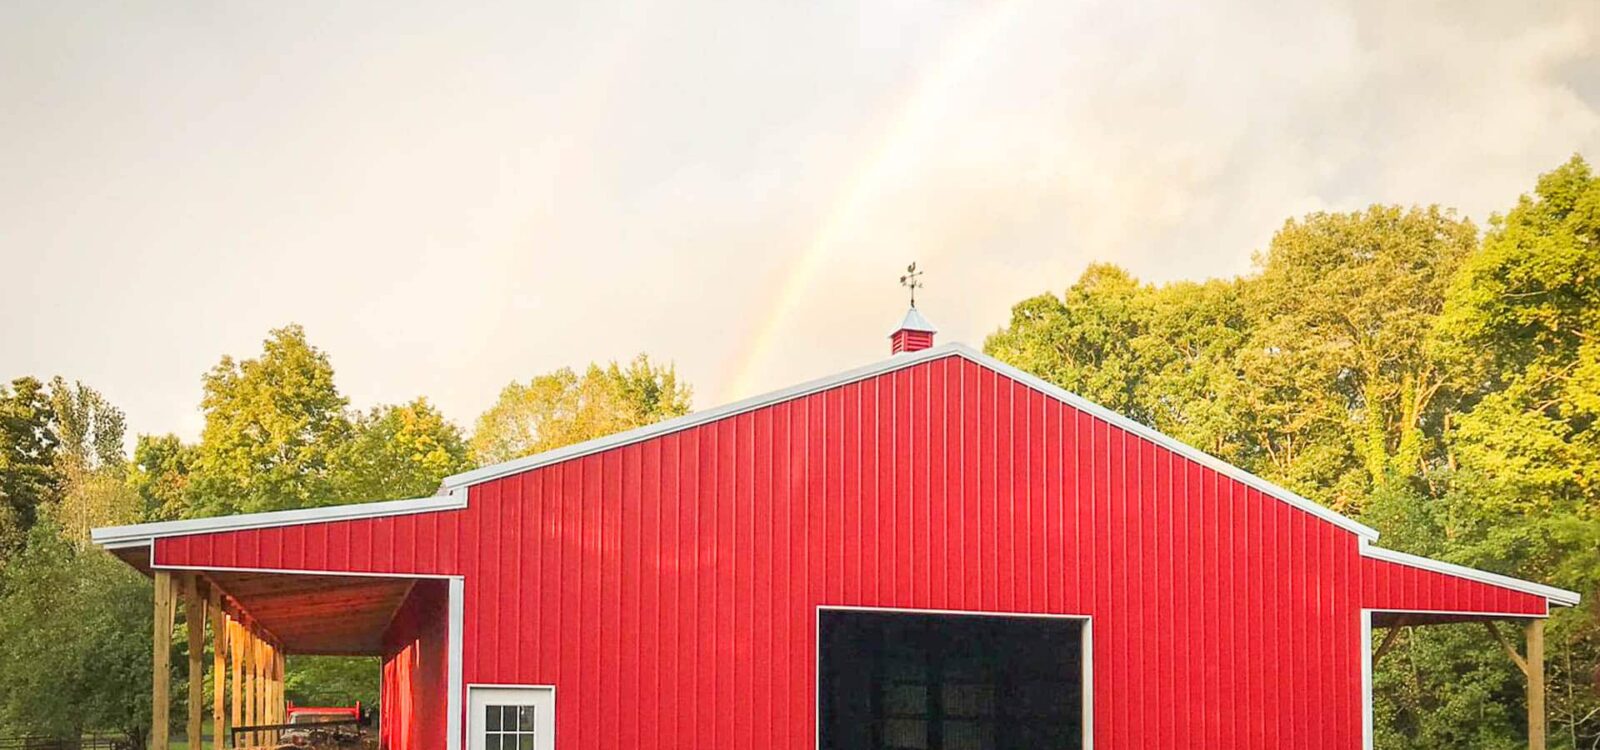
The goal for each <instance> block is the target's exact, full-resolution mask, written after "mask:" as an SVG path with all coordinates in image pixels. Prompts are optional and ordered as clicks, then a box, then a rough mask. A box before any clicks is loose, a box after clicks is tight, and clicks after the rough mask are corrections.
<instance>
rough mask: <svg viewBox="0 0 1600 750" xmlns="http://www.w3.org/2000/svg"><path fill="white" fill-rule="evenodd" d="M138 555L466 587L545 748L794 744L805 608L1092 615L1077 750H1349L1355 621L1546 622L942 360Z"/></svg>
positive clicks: (469, 642) (811, 634)
mask: <svg viewBox="0 0 1600 750" xmlns="http://www.w3.org/2000/svg"><path fill="white" fill-rule="evenodd" d="M157 558H158V562H160V563H162V564H191V565H210V566H220V567H270V568H294V569H306V570H351V571H368V572H391V573H399V572H414V573H443V574H459V575H464V576H466V596H467V601H466V633H465V665H464V674H465V679H466V680H467V682H469V683H507V684H511V683H532V684H554V685H557V686H558V688H559V696H560V698H559V700H558V707H557V710H558V719H557V721H558V729H559V733H560V737H561V743H562V746H563V747H567V748H598V749H602V750H611V749H617V750H626V749H629V748H636V747H640V748H730V749H731V748H748V747H786V748H794V749H795V750H798V749H800V748H810V747H813V746H814V744H815V731H816V727H815V698H814V696H815V689H816V683H815V680H816V666H815V665H816V653H815V644H816V640H815V636H816V631H815V628H816V617H817V607H818V606H821V605H853V606H875V607H909V608H924V609H948V610H983V611H1002V612H1033V613H1052V614H1079V615H1089V616H1091V617H1092V618H1093V620H1092V622H1093V630H1094V639H1093V640H1094V649H1095V653H1094V655H1093V657H1094V658H1093V662H1094V677H1093V698H1094V708H1093V710H1094V727H1095V746H1096V747H1097V748H1102V749H1103V750H1104V749H1115V748H1145V747H1187V748H1276V747H1294V748H1341V749H1343V748H1358V747H1359V746H1360V744H1361V737H1360V727H1361V693H1360V691H1361V684H1360V661H1361V652H1360V649H1361V648H1362V647H1363V646H1364V644H1362V643H1361V642H1360V632H1361V630H1360V616H1359V613H1360V609H1361V608H1362V607H1367V608H1395V609H1405V608H1422V609H1438V610H1452V611H1492V612H1526V613H1538V614H1542V613H1543V611H1544V610H1543V607H1544V602H1543V601H1542V600H1540V599H1539V598H1537V597H1530V596H1527V595H1523V594H1516V593H1513V592H1509V591H1507V590H1505V589H1501V588H1498V587H1493V586H1488V585H1485V584H1481V583H1475V582H1472V581H1465V580H1461V579H1457V578H1454V577H1450V576H1441V575H1439V574H1436V573H1429V572H1427V571H1421V570H1417V569H1414V568H1407V567H1405V566H1399V565H1395V564H1392V563H1387V562H1383V561H1378V560H1373V559H1369V558H1364V557H1361V556H1360V555H1359V550H1358V546H1357V539H1356V537H1355V536H1353V535H1351V534H1349V533H1348V532H1345V531H1343V530H1341V529H1339V528H1337V527H1334V526H1332V525H1331V524H1328V523H1326V522H1324V521H1321V520H1320V519H1317V518H1315V517H1313V516H1311V515H1310V514H1308V513H1306V512H1304V511H1302V510H1299V509H1297V508H1294V507H1292V506H1290V505H1288V504H1287V503H1283V502H1280V501H1277V500H1275V499H1273V498H1270V497H1268V496H1265V495H1263V494H1262V493H1261V492H1259V491H1257V490H1255V489H1253V488H1251V487H1248V486H1246V485H1244V484H1242V483H1239V482H1237V481H1234V480H1232V479H1229V478H1227V477H1225V476H1222V475H1220V474H1219V473H1217V472H1215V471H1213V470H1211V469H1209V468H1207V467H1205V466H1202V465H1200V464H1197V463H1195V462H1193V461H1191V460H1189V459H1187V458H1185V457H1183V456H1181V455H1177V454H1174V453H1173V452H1171V451H1170V450H1167V449H1166V448H1163V447H1161V446H1158V445H1156V444H1154V443H1152V442H1150V441H1147V440H1145V439H1143V438H1140V437H1138V436H1136V435H1132V434H1129V433H1127V432H1125V431H1123V430H1121V429H1119V428H1117V427H1115V426H1113V425H1110V424H1108V423H1106V422H1105V421H1103V420H1100V419H1098V418H1096V417H1094V416H1092V415H1089V414H1086V413H1083V412H1080V411H1078V410H1075V409H1073V408H1071V407H1070V406H1068V405H1066V404H1063V403H1061V402H1059V401H1057V400H1055V399H1053V398H1049V397H1047V396H1045V395H1044V394H1042V393H1040V392H1038V391H1035V390H1033V389H1031V388H1029V387H1027V386H1025V385H1024V384H1021V383H1018V382H1014V381H1012V380H1011V379H1009V378H1007V377H1005V376H1002V375H998V374H996V373H995V372H993V371H991V370H988V369H986V368H982V367H980V366H978V365H977V364H975V363H973V362H971V361H968V360H965V359H962V358H959V357H949V358H944V359H939V360H934V361H930V362H927V363H923V364H918V365H915V366H912V367H909V368H905V369H901V370H898V371H895V372H892V373H888V374H885V375H881V376H877V377H873V378H870V379H867V380H864V381H861V382H858V383H852V384H849V385H845V386H841V387H838V388H834V389H831V390H827V391H823V392H820V393H816V394H812V395H809V396H805V397H801V398H797V399H794V400H791V401H787V402H783V403H778V404H775V405H772V406H769V407H765V408H761V409H758V410H755V411H751V412H747V413H744V414H740V415H737V416H735V417H730V418H727V419H723V420H720V421H717V422H713V423H709V424H705V425H701V426H698V427H693V428H690V429H686V430H683V431H680V432H676V433H673V434H669V435H664V436H661V437H657V438H654V439H650V440H647V441H644V442H641V443H637V444H633V445H629V446H625V447H620V448H616V449H612V450H609V451H606V452H603V453H599V454H594V455H590V456H586V457H582V458H577V459H573V460H570V461H567V462H563V463H560V464H555V465H551V466H546V467H543V468H539V469H535V470H531V471H528V472H525V473H522V474H519V475H516V476H511V477H506V478H503V479H498V480H494V481H490V482H486V483H484V484H481V485H478V486H475V487H473V488H472V489H471V495H470V504H469V507H468V508H467V509H465V510H459V511H448V512H438V513H428V514H419V515H412V516H398V517H392V518H382V519H369V520H361V521H345V522H336V523H325V524H314V525H308V526H304V527H288V528H279V529H263V530H257V531H248V532H233V533H226V534H211V535H199V536H194V537H182V538H174V539H163V540H160V542H159V544H158V547H157Z"/></svg>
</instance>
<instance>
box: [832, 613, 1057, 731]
mask: <svg viewBox="0 0 1600 750" xmlns="http://www.w3.org/2000/svg"><path fill="white" fill-rule="evenodd" d="M818 625H819V627H820V629H821V631H820V647H821V674H820V690H819V693H818V700H819V701H820V706H821V716H820V717H819V718H820V721H821V737H820V739H821V743H822V747H823V748H826V749H827V750H1023V749H1024V748H1027V749H1029V750H1047V749H1048V750H1057V749H1062V750H1076V749H1077V748H1082V747H1083V710H1084V705H1083V680H1084V674H1083V671H1084V670H1083V648H1084V637H1083V636H1084V627H1085V625H1084V621H1083V620H1078V619H1069V618H1059V617H1012V616H988V615H952V614H920V613H909V612H885V611H870V610H823V611H822V613H821V617H820V621H819V624H818Z"/></svg>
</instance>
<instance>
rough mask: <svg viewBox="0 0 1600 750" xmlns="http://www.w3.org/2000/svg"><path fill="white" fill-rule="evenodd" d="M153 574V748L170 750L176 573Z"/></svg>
mask: <svg viewBox="0 0 1600 750" xmlns="http://www.w3.org/2000/svg"><path fill="white" fill-rule="evenodd" d="M153 577H154V579H155V597H154V599H155V602H154V604H155V606H154V607H153V608H152V613H151V619H152V620H154V622H155V629H154V630H153V631H152V632H151V634H150V638H151V652H152V653H151V664H150V750H168V747H169V742H168V740H169V739H170V738H169V736H168V730H169V727H168V726H167V721H168V716H169V714H170V713H171V710H170V709H171V703H170V697H169V694H168V691H169V690H170V689H171V687H172V686H171V677H172V674H171V673H172V574H171V573H169V572H167V571H165V570H157V571H155V574H154V576H153Z"/></svg>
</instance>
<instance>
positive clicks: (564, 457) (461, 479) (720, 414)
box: [440, 343, 1378, 540]
mask: <svg viewBox="0 0 1600 750" xmlns="http://www.w3.org/2000/svg"><path fill="white" fill-rule="evenodd" d="M952 356H953V357H961V358H962V359H966V360H969V361H971V362H974V363H976V364H977V365H978V366H980V367H985V368H988V369H990V370H993V371H995V372H997V373H999V374H1001V375H1004V376H1006V377H1008V378H1011V379H1012V380H1015V381H1017V382H1018V383H1021V384H1022V385H1024V386H1027V387H1029V388H1032V389H1033V390H1036V391H1039V392H1040V393H1043V394H1044V395H1046V396H1049V397H1051V398H1054V399H1057V400H1059V401H1061V402H1064V403H1066V404H1067V405H1069V406H1071V407H1073V408H1075V409H1078V410H1079V411H1083V412H1085V413H1088V414H1091V415H1093V416H1094V417H1096V418H1098V419H1101V420H1103V421H1105V422H1107V423H1109V424H1111V425H1113V426H1115V427H1117V428H1119V429H1122V430H1125V431H1127V432H1129V433H1131V434H1134V435H1137V436H1139V437H1141V438H1144V439H1146V440H1149V441H1150V442H1152V443H1155V444H1156V445H1159V446H1161V447H1163V448H1166V449H1168V450H1171V451H1172V452H1174V453H1176V454H1178V455H1180V456H1183V457H1184V458H1187V459H1189V460H1192V461H1194V462H1195V463H1198V464H1200V465H1202V466H1205V467H1207V468H1209V469H1212V470H1214V471H1216V472H1217V473H1219V474H1222V475H1223V476H1226V477H1228V478H1230V479H1233V480H1236V481H1238V482H1241V483H1243V484H1245V485H1247V486H1250V487H1254V488H1255V489H1257V490H1260V491H1261V492H1263V493H1265V494H1266V495H1268V496H1269V497H1273V498H1276V499H1278V500H1280V501H1282V502H1286V503H1288V504H1290V505H1292V506H1294V507H1296V508H1299V509H1301V510H1304V511H1306V512H1307V513H1310V514H1312V515H1314V516H1316V517H1317V518H1320V519H1322V520H1324V521H1327V522H1328V523H1331V524H1334V525H1335V526H1338V527H1340V528H1342V529H1345V530H1346V531H1349V532H1351V533H1354V534H1356V535H1357V536H1360V537H1362V538H1364V539H1368V540H1376V539H1377V538H1378V532H1377V531H1376V530H1374V529H1372V528H1371V527H1369V526H1366V525H1365V524H1362V523H1360V522H1358V521H1356V520H1354V519H1351V518H1349V517H1347V516H1344V515H1341V514H1340V513H1338V512H1336V511H1334V510H1332V509H1330V508H1327V507H1326V506H1323V505H1321V504H1318V503H1316V502H1314V501H1312V500H1309V499H1307V498H1304V497H1301V496H1300V495H1298V494H1296V493H1294V492H1290V491H1289V490H1287V489H1284V488H1283V487H1279V486H1278V485H1276V484H1273V483H1272V482H1269V481H1267V480H1265V479H1262V478H1261V477H1258V476H1256V475H1254V474H1251V473H1250V472H1248V471H1245V470H1244V469H1241V468H1239V467H1237V466H1234V465H1233V464H1230V463H1228V462H1226V461H1223V460H1222V459H1220V458H1217V457H1215V456H1212V455H1210V454H1208V453H1205V452H1203V451H1201V450H1199V449H1197V448H1194V447H1191V446H1189V445H1188V444H1186V443H1183V442H1181V441H1179V440H1177V439H1175V438H1172V437H1168V436H1167V435H1164V434H1162V433H1160V432H1157V431H1155V430H1154V429H1151V428H1150V427H1147V426H1145V425H1143V424H1141V423H1139V422H1136V421H1134V420H1132V419H1129V418H1127V417H1125V416H1123V415H1121V414H1118V413H1116V412H1114V411H1111V410H1110V409H1107V408H1105V407H1103V406H1100V405H1099V404H1095V403H1093V402H1090V401H1089V400H1087V399H1085V398H1083V397H1082V396H1079V395H1077V394H1075V393H1072V392H1069V391H1067V390H1064V389H1062V388H1060V387H1059V386H1056V385H1055V384H1053V383H1050V382H1048V381H1045V380H1044V379H1042V378H1039V377H1037V376H1035V375H1031V374H1029V373H1026V372H1023V371H1022V370H1019V369H1017V368H1015V367H1012V366H1011V365H1008V364H1006V363H1004V362H1001V361H1000V360H998V359H995V358H994V357H991V356H989V355H987V354H984V353H983V352H980V351H978V350H976V349H973V348H972V347H970V346H967V345H965V344H960V343H950V344H943V345H940V346H935V347H932V348H929V349H923V350H921V351H917V352H909V353H902V354H896V355H894V356H892V357H890V358H888V359H885V360H881V361H878V362H874V363H872V364H870V365H866V366H864V367H857V368H855V369H853V370H846V371H844V372H841V373H838V374H835V375H830V376H828V377H825V378H820V379H817V380H812V381H809V382H806V383H801V384H799V385H795V386H791V387H789V388H784V389H782V390H777V391H773V392H771V393H764V394H761V395H759V396H752V397H751V398H747V399H744V400H742V401H735V402H733V403H731V404H726V405H724V406H719V407H716V408H713V409H706V410H705V411H699V412H695V413H693V414H687V415H684V416H682V417H678V418H676V419H669V420H667V421H665V422H657V423H655V424H652V425H646V426H644V427H639V428H636V429H632V430H628V431H627V432H619V433H617V434H615V435H607V436H605V437H601V438H596V439H594V440H588V441H585V442H582V443H575V444H573V445H569V446H566V447H563V448H557V449H555V450H550V451H545V452H544V453H538V454H535V455H532V456H526V457H523V458H518V459H513V460H511V461H505V462H502V463H498V464H493V465H491V466H484V467H481V468H478V469H473V470H472V471H467V472H462V473H460V474H455V475H452V476H448V477H445V478H444V482H443V484H442V486H441V488H440V492H441V493H448V492H452V491H454V490H459V489H462V488H465V487H470V486H472V485H474V484H480V483H482V482H487V481H490V480H493V479H499V478H501V477H505V476H510V475H512V474H520V473H522V472H524V471H529V470H531V469H537V468H539V467H541V466H549V465H550V464H555V463H560V462H562V461H568V460H571V459H574V458H578V457H581V456H586V455H589V454H591V453H599V452H601V451H605V450H610V449H612V448H617V447H620V446H624V445H629V444H631V443H637V442H640V441H643V440H648V439H650V438H654V437H658V436H660V435H666V434H668V433H672V432H678V431H680V430H686V429H689V428H691V427H696V426H699V425H703V424H707V423H710V422H715V421H718V420H721V419H726V418H728V417H731V416H734V415H737V414H741V413H744V412H747V411H753V410H756V409H760V408H763V407H766V406H771V405H773V404H777V403H780V402H783V401H789V400H792V399H796V398H800V397H802V396H807V395H810V394H812V393H817V392H819V391H825V390H828V389H830V388H836V387H838V386H841V385H846V384H848V383H854V382H856V381H860V380H866V379H868V378H872V377H876V376H878V375H882V374H885V373H889V372H894V371H895V370H901V369H904V368H907V367H911V366H913V365H917V364H921V363H923V362H928V361H931V360H935V359H940V358H943V357H952Z"/></svg>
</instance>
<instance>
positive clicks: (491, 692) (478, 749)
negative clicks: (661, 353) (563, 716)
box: [467, 685, 556, 750]
mask: <svg viewBox="0 0 1600 750" xmlns="http://www.w3.org/2000/svg"><path fill="white" fill-rule="evenodd" d="M467 737H468V741H467V747H468V748H469V750H554V748H555V746H556V742H555V739H556V689H555V688H553V687H550V686H548V685H543V686H538V685H529V686H510V685H495V686H477V685H473V686H469V687H468V688H467Z"/></svg>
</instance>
